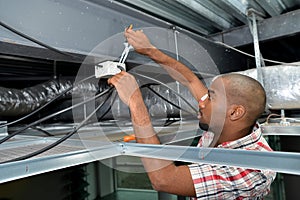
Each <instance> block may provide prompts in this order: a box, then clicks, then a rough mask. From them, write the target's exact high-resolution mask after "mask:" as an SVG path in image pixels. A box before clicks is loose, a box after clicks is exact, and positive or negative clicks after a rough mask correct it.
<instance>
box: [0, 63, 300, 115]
mask: <svg viewBox="0 0 300 200" xmlns="http://www.w3.org/2000/svg"><path fill="white" fill-rule="evenodd" d="M237 73H240V74H244V75H247V76H250V77H252V78H255V79H256V78H257V77H256V76H257V73H256V69H250V70H246V71H241V72H237ZM262 73H263V82H264V87H265V90H266V94H267V109H299V108H300V67H298V66H295V65H290V66H270V67H263V68H262ZM71 87H73V85H72V83H71V82H69V81H60V82H58V81H54V80H53V81H49V82H47V83H43V84H39V85H36V86H33V87H29V88H25V89H20V90H19V89H10V88H4V87H0V113H1V116H21V115H24V114H28V113H30V112H32V111H34V110H35V109H37V108H39V107H40V106H42V105H44V104H46V103H47V102H49V101H51V100H53V99H55V98H57V96H58V95H60V94H61V93H63V92H64V91H66V90H67V89H68V88H71ZM101 87H102V86H101V85H100V90H101ZM149 87H150V88H151V89H149V88H147V87H144V88H142V93H143V97H144V101H145V104H146V106H147V107H148V109H149V112H150V115H151V116H152V117H153V118H158V117H159V118H161V117H165V118H170V117H179V115H180V112H179V109H178V107H176V106H174V105H172V104H170V102H172V103H173V104H175V105H178V106H180V107H181V108H182V109H185V110H188V111H190V112H189V113H188V112H182V115H181V117H189V116H191V113H192V114H193V112H194V111H193V109H191V108H190V107H189V106H188V105H187V104H186V103H185V102H184V101H182V100H181V99H180V98H179V97H178V95H177V94H175V93H174V92H173V91H172V89H169V88H167V87H165V86H161V85H151V86H149ZM173 88H174V87H173ZM153 91H155V92H156V94H155V93H154V92H153ZM97 92H99V85H97V84H95V83H81V84H79V85H76V87H75V88H74V89H73V90H72V97H73V98H74V97H75V98H78V99H79V101H80V99H81V98H86V97H93V96H95V94H96V93H97ZM157 94H159V95H161V96H158V95H157ZM180 95H181V96H182V97H183V98H184V99H185V100H186V101H188V102H190V103H191V104H192V106H193V107H194V108H195V109H197V106H198V105H197V102H196V101H195V100H194V98H193V97H192V95H191V94H190V93H189V91H188V90H187V89H186V88H184V87H180ZM83 96H84V97H83ZM162 97H163V98H162ZM101 99H102V98H100V99H99V100H98V101H101ZM168 101H169V102H168ZM111 103H113V104H114V105H113V106H112V111H110V112H109V113H107V115H106V116H105V118H104V119H116V118H129V116H130V115H129V112H128V108H127V106H126V105H124V104H123V103H122V102H121V101H120V99H119V98H116V100H115V101H114V102H111ZM70 104H71V102H69V103H68V105H66V106H71V105H70ZM106 106H109V105H108V104H107V105H106ZM105 109H106V108H105ZM98 114H99V113H98ZM71 117H72V116H71V115H70V116H68V118H71Z"/></svg>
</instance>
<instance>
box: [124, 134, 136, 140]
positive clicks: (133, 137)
mask: <svg viewBox="0 0 300 200" xmlns="http://www.w3.org/2000/svg"><path fill="white" fill-rule="evenodd" d="M123 140H124V142H130V141H133V140H135V135H134V134H131V135H126V136H124V137H123Z"/></svg>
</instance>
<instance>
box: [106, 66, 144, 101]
mask: <svg viewBox="0 0 300 200" xmlns="http://www.w3.org/2000/svg"><path fill="white" fill-rule="evenodd" d="M107 82H108V84H109V85H113V86H115V88H116V89H117V91H118V94H119V97H120V99H121V100H122V101H123V102H124V103H125V104H126V105H128V106H130V103H131V102H134V101H136V100H140V99H142V94H141V91H140V89H139V86H138V84H137V82H136V80H135V78H134V76H132V75H131V74H129V73H127V72H125V71H122V72H120V73H119V74H116V75H115V76H113V77H111V78H110V79H108V81H107Z"/></svg>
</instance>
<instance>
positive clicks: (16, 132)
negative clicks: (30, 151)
mask: <svg viewBox="0 0 300 200" xmlns="http://www.w3.org/2000/svg"><path fill="white" fill-rule="evenodd" d="M110 90H111V88H109V89H106V90H104V91H103V92H101V93H99V94H98V95H96V96H95V97H92V98H89V99H87V100H85V101H83V102H80V103H78V104H75V105H73V106H70V107H68V108H65V109H63V110H60V111H58V112H56V113H53V114H51V115H48V116H45V117H43V118H42V119H39V120H37V121H35V122H32V123H30V124H28V125H26V126H25V127H23V128H21V129H19V130H17V131H15V132H13V133H11V134H9V135H8V136H6V137H4V138H2V139H1V140H0V144H2V143H3V142H5V141H7V140H9V139H10V138H12V137H14V136H16V135H18V134H20V133H21V132H22V131H24V130H26V129H28V128H29V127H31V126H34V125H36V124H39V123H41V122H43V121H45V120H47V119H50V118H52V117H54V116H56V115H59V114H61V113H64V112H66V111H69V110H71V109H74V108H77V107H79V106H81V105H83V104H85V103H87V102H90V101H92V100H94V99H96V98H98V97H101V96H103V95H104V94H106V93H108V92H109V91H110Z"/></svg>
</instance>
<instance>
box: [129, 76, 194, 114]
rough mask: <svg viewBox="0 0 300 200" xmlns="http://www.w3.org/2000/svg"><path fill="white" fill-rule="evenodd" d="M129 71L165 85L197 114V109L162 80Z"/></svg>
mask: <svg viewBox="0 0 300 200" xmlns="http://www.w3.org/2000/svg"><path fill="white" fill-rule="evenodd" d="M130 73H131V74H135V75H137V76H140V77H143V78H146V79H148V80H151V81H154V82H156V83H159V84H160V85H162V86H165V87H166V88H168V89H169V90H171V91H172V92H174V93H175V94H176V95H177V96H178V97H180V98H181V99H182V100H183V101H184V102H185V103H186V104H187V105H188V106H189V107H190V108H192V109H193V110H194V111H195V113H196V115H197V114H198V110H197V109H195V108H194V107H193V106H192V105H191V104H190V103H189V102H188V101H187V100H186V99H185V98H183V97H182V96H181V95H180V94H179V93H178V92H176V91H175V90H173V89H172V88H170V87H169V86H168V85H167V84H165V83H163V82H161V81H159V80H156V79H154V78H151V77H149V76H146V75H142V74H139V73H137V72H130Z"/></svg>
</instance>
